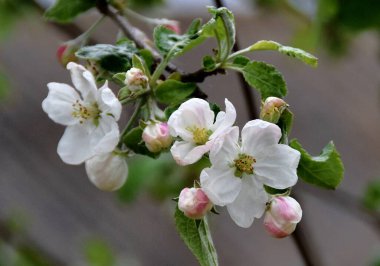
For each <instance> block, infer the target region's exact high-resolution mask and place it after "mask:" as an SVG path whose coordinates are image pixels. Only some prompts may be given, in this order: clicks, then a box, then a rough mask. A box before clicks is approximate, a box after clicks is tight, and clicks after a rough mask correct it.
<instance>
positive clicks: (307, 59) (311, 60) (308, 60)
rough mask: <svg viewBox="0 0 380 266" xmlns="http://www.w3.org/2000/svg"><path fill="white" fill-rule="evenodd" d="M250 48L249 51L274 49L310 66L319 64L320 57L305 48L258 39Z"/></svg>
mask: <svg viewBox="0 0 380 266" xmlns="http://www.w3.org/2000/svg"><path fill="white" fill-rule="evenodd" d="M248 49H249V51H260V50H274V51H278V52H280V53H282V54H285V55H287V56H290V57H294V58H296V59H298V60H301V61H302V62H304V63H305V64H308V65H310V66H313V67H316V66H318V58H316V57H315V56H313V55H312V54H310V53H308V52H305V51H304V50H301V49H298V48H294V47H290V46H285V45H282V44H280V43H278V42H274V41H265V40H262V41H258V42H256V43H255V44H253V45H251V46H250V47H249V48H248Z"/></svg>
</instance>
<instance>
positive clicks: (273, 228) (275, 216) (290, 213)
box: [264, 196, 302, 238]
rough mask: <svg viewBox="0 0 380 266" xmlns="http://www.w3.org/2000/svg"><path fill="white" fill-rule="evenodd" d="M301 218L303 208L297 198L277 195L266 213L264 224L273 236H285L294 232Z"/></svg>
mask: <svg viewBox="0 0 380 266" xmlns="http://www.w3.org/2000/svg"><path fill="white" fill-rule="evenodd" d="M301 218H302V209H301V206H300V204H299V203H298V202H297V201H296V200H295V199H293V198H291V197H288V196H286V197H275V198H274V199H273V200H272V201H271V203H270V205H269V209H268V210H267V211H266V213H265V218H264V226H265V229H266V230H267V232H268V233H269V234H270V235H271V236H273V237H277V238H283V237H286V236H288V235H290V234H291V233H293V231H294V230H295V229H296V226H297V223H299V221H301Z"/></svg>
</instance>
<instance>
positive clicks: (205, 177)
mask: <svg viewBox="0 0 380 266" xmlns="http://www.w3.org/2000/svg"><path fill="white" fill-rule="evenodd" d="M200 182H201V187H202V189H203V191H204V192H205V193H206V195H207V197H208V198H209V199H210V200H211V201H212V202H213V203H214V204H216V205H219V206H225V205H226V204H229V203H231V202H233V201H234V200H235V199H236V197H237V196H238V194H239V192H240V190H241V189H242V182H241V179H240V178H238V177H235V175H234V169H233V168H229V167H227V168H224V169H223V168H221V169H216V168H205V169H203V171H202V172H201V176H200Z"/></svg>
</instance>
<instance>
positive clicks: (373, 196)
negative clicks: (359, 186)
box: [363, 180, 380, 211]
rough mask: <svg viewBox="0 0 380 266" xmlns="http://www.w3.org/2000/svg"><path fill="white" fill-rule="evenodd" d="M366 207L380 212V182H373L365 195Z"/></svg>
mask: <svg viewBox="0 0 380 266" xmlns="http://www.w3.org/2000/svg"><path fill="white" fill-rule="evenodd" d="M363 204H364V206H365V207H366V208H367V209H369V210H371V211H379V210H380V181H379V180H375V181H371V182H370V183H369V184H368V186H367V188H366V191H365V193H364V198H363Z"/></svg>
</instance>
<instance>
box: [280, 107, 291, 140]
mask: <svg viewBox="0 0 380 266" xmlns="http://www.w3.org/2000/svg"><path fill="white" fill-rule="evenodd" d="M293 117H294V115H293V113H292V112H291V111H290V110H289V109H288V108H286V109H285V110H284V111H283V112H282V114H281V116H280V120H279V121H278V123H277V125H278V126H279V127H280V128H281V133H282V136H281V139H280V143H285V144H288V137H289V136H290V132H291V131H292V127H293Z"/></svg>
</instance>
